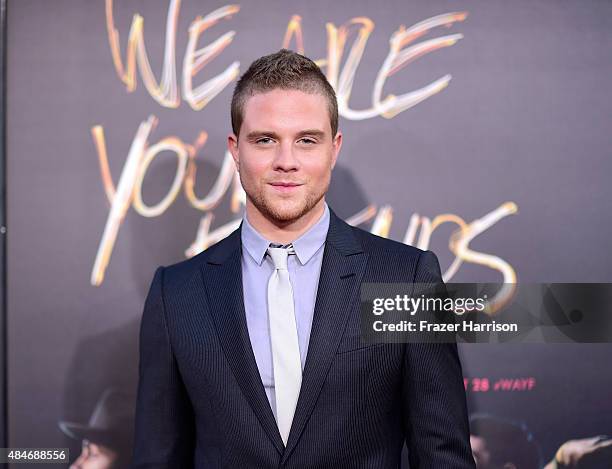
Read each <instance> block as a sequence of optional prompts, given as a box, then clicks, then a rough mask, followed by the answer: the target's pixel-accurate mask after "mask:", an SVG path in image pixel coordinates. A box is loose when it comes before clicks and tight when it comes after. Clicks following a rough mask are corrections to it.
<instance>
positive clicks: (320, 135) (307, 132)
mask: <svg viewBox="0 0 612 469" xmlns="http://www.w3.org/2000/svg"><path fill="white" fill-rule="evenodd" d="M304 135H312V136H313V137H318V138H324V137H325V132H323V131H322V130H319V129H307V130H302V131H300V132H298V137H303V136H304Z"/></svg>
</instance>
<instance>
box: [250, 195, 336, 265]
mask: <svg viewBox="0 0 612 469" xmlns="http://www.w3.org/2000/svg"><path fill="white" fill-rule="evenodd" d="M329 218H330V216H329V207H328V206H327V202H324V209H323V215H321V217H320V218H319V220H318V221H317V222H316V223H315V224H314V225H312V226H311V227H310V228H308V230H307V231H306V232H305V233H303V234H302V236H300V237H299V238H297V239H296V240H294V241H293V242H292V244H293V249H295V254H296V255H297V257H298V259H299V261H300V264H302V265H304V264H306V263H307V262H308V261H309V260H310V259H311V258H312V256H314V255H315V253H316V252H317V251H318V250H319V248H320V247H321V246H323V244H325V238H326V237H327V231H328V229H329ZM241 239H242V245H243V246H244V248H245V249H246V251H247V252H248V253H249V255H250V256H251V257H252V258H253V259H254V260H255V262H257V264H259V265H261V263H262V262H263V259H264V256H265V255H266V251H267V250H268V246H270V242H271V241H269V240H267V239H266V238H264V237H263V236H262V235H261V234H259V232H258V231H257V230H256V229H255V228H253V226H252V225H251V224H250V223H249V221H248V220H247V216H246V213H245V214H244V216H243V217H242V229H241Z"/></svg>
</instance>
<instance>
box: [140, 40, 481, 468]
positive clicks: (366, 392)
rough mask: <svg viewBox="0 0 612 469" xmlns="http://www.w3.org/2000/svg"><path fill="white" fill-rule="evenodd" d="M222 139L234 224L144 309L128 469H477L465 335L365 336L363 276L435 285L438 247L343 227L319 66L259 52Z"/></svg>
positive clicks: (161, 276) (333, 105) (166, 276)
mask: <svg viewBox="0 0 612 469" xmlns="http://www.w3.org/2000/svg"><path fill="white" fill-rule="evenodd" d="M231 116H232V130H233V133H232V134H231V135H230V136H229V137H228V146H229V150H230V151H231V153H232V155H233V157H234V160H235V163H236V167H237V170H238V172H239V174H240V180H241V182H242V185H243V187H244V190H245V192H246V194H247V204H246V213H245V217H244V218H243V220H242V223H241V225H240V227H239V229H237V230H236V231H234V232H233V233H232V234H230V235H229V236H228V237H227V238H225V239H224V240H222V241H221V242H219V243H217V244H216V245H214V246H211V247H210V248H209V249H207V250H206V251H205V252H203V253H201V254H199V255H198V256H195V257H194V258H192V259H189V260H186V261H183V262H181V263H178V264H175V265H172V266H170V267H166V268H163V267H160V268H158V269H157V271H156V273H155V277H154V279H153V282H152V285H151V289H150V291H149V294H148V297H147V300H146V304H145V309H144V313H143V318H142V325H141V335H140V347H141V351H140V382H139V389H138V403H137V415H136V434H135V443H134V444H135V450H134V458H133V467H134V468H157V469H161V468H180V469H183V468H193V467H195V468H222V467H223V468H236V469H247V468H253V469H267V468H279V467H283V468H321V469H323V468H338V469H344V468H362V469H376V468H394V469H396V468H398V467H399V465H400V455H401V450H402V446H403V443H404V441H405V440H406V441H407V443H408V449H409V459H410V467H411V468H413V469H417V468H436V469H438V468H445V469H446V468H457V469H463V468H474V467H475V465H474V460H473V458H472V454H471V450H470V445H469V430H468V419H467V410H466V401H465V391H464V387H463V379H462V372H461V364H460V362H459V358H458V354H457V346H456V344H455V343H450V344H439V343H438V344H433V343H429V344H403V343H392V344H374V345H371V344H367V343H363V342H362V341H361V340H360V329H359V289H360V285H361V283H362V282H423V283H431V282H433V283H439V282H441V276H440V269H439V266H438V262H437V259H436V257H435V255H434V254H433V253H431V252H423V251H420V250H418V249H416V248H413V247H410V246H407V245H404V244H401V243H398V242H395V241H391V240H387V239H383V238H381V237H378V236H374V235H372V234H370V233H368V232H366V231H363V230H361V229H357V228H354V227H351V226H349V225H348V224H347V223H345V222H344V221H342V220H341V219H340V218H338V216H336V214H335V213H334V211H333V210H332V209H331V208H330V207H328V206H327V203H326V201H325V193H326V192H327V190H328V187H329V183H330V180H331V171H332V169H333V167H334V165H335V164H336V160H337V157H338V153H339V152H340V147H341V145H342V133H341V132H339V131H338V110H337V102H336V97H335V94H334V90H333V89H332V87H331V86H330V85H329V83H328V82H327V80H326V79H325V76H324V75H323V74H322V72H321V71H320V69H319V68H318V67H317V66H316V65H315V64H314V62H312V61H311V60H309V59H307V58H305V57H303V56H301V55H298V54H296V53H293V52H290V51H287V50H281V51H279V52H277V53H275V54H271V55H268V56H265V57H262V58H260V59H258V60H256V61H255V62H254V63H253V64H252V65H251V66H250V68H249V69H248V70H247V72H246V73H245V74H244V75H243V76H242V77H241V79H240V80H239V81H238V83H237V85H236V89H235V90H234V96H233V99H232V112H231Z"/></svg>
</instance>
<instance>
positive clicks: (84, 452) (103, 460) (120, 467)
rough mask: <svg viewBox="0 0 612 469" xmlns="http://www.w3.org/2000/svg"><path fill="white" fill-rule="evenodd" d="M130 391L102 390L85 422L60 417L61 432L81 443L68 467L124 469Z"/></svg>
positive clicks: (131, 410)
mask: <svg viewBox="0 0 612 469" xmlns="http://www.w3.org/2000/svg"><path fill="white" fill-rule="evenodd" d="M134 397H135V396H134V394H133V393H127V392H124V391H121V390H120V389H118V388H114V387H111V388H107V389H105V390H104V392H103V393H102V395H101V396H100V398H99V399H98V402H97V403H96V406H95V408H94V410H93V412H92V414H91V417H90V418H89V421H88V422H87V423H85V424H83V423H78V422H67V421H65V420H62V421H60V422H58V425H59V427H60V429H61V430H62V432H64V434H66V435H67V436H69V437H70V438H73V439H75V440H79V441H80V442H81V453H80V454H79V456H78V458H76V459H75V460H74V462H73V463H72V464H71V465H70V467H69V469H124V468H126V467H129V464H130V459H131V455H132V448H131V444H132V430H133V427H134Z"/></svg>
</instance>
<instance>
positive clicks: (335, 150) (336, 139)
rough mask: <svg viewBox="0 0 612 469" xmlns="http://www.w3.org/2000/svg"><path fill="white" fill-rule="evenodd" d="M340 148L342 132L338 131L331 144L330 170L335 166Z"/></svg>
mask: <svg viewBox="0 0 612 469" xmlns="http://www.w3.org/2000/svg"><path fill="white" fill-rule="evenodd" d="M341 147H342V132H340V131H339V130H338V132H336V136H335V137H334V140H333V142H332V151H333V154H332V165H331V167H332V169H334V166H336V161H337V160H338V155H339V154H340V148H341Z"/></svg>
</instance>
